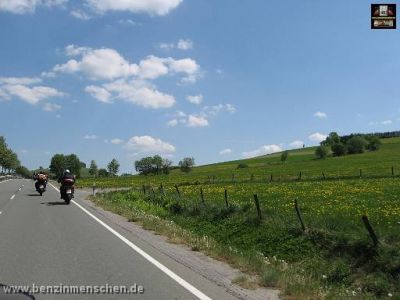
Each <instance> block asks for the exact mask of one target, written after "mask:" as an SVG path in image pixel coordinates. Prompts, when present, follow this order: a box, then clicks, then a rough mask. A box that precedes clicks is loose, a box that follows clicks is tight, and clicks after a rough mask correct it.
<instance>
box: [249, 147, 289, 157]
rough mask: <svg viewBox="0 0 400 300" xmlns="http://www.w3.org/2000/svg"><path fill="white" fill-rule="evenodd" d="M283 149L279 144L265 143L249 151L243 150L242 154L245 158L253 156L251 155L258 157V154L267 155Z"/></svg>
mask: <svg viewBox="0 0 400 300" xmlns="http://www.w3.org/2000/svg"><path fill="white" fill-rule="evenodd" d="M280 151H282V148H281V147H280V146H279V145H275V144H272V145H264V146H261V147H260V148H258V149H256V150H253V151H248V152H243V153H242V155H243V157H245V158H251V157H256V156H261V155H267V154H271V153H275V152H280Z"/></svg>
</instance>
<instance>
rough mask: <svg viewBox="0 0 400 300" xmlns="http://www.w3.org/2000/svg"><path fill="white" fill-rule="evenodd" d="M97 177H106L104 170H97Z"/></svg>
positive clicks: (106, 173)
mask: <svg viewBox="0 0 400 300" xmlns="http://www.w3.org/2000/svg"><path fill="white" fill-rule="evenodd" d="M99 177H108V172H107V170H106V169H99Z"/></svg>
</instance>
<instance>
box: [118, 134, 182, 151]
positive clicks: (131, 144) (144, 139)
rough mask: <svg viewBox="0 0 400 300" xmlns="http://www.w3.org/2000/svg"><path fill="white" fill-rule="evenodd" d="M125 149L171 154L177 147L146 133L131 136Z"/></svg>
mask: <svg viewBox="0 0 400 300" xmlns="http://www.w3.org/2000/svg"><path fill="white" fill-rule="evenodd" d="M125 149H127V150H129V151H134V152H135V153H137V154H140V153H156V154H171V153H174V152H175V151H176V148H175V147H174V146H173V145H171V144H169V143H167V142H163V141H162V140H160V139H157V138H154V137H151V136H148V135H145V136H134V137H131V138H130V139H129V140H128V142H127V143H126V144H125Z"/></svg>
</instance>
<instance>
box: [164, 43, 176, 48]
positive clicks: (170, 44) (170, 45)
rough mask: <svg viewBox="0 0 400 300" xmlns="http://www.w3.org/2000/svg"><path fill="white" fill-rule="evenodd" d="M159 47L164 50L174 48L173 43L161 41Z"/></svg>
mask: <svg viewBox="0 0 400 300" xmlns="http://www.w3.org/2000/svg"><path fill="white" fill-rule="evenodd" d="M160 48H161V49H164V50H171V49H174V48H175V44H174V43H161V44H160Z"/></svg>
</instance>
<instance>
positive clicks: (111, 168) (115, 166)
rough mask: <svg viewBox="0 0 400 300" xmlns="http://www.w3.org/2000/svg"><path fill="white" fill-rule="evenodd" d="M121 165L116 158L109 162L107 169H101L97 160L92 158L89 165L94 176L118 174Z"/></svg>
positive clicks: (90, 172)
mask: <svg viewBox="0 0 400 300" xmlns="http://www.w3.org/2000/svg"><path fill="white" fill-rule="evenodd" d="M119 167H120V164H119V162H118V161H117V160H116V159H115V158H113V159H112V160H111V161H110V162H109V164H108V165H107V169H99V168H98V167H97V163H96V161H94V160H92V161H91V162H90V166H89V174H90V175H91V176H93V177H108V176H117V174H118V172H119Z"/></svg>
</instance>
